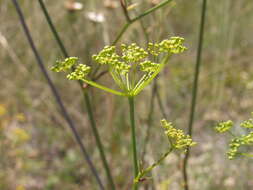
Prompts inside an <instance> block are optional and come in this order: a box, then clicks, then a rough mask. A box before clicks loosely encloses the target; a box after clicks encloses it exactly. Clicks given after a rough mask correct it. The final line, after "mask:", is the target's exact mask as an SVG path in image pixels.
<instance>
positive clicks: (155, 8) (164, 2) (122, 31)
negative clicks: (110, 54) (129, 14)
mask: <svg viewBox="0 0 253 190" xmlns="http://www.w3.org/2000/svg"><path fill="white" fill-rule="evenodd" d="M171 1H172V0H165V1H163V2H161V3H159V4H158V5H156V6H154V7H152V8H150V9H148V10H146V11H145V12H143V13H142V14H140V15H138V16H136V17H135V18H133V19H131V20H130V21H129V22H127V23H126V24H125V25H124V26H123V28H122V29H121V31H120V32H119V34H118V35H117V37H116V39H115V40H114V42H113V43H112V45H115V44H116V43H117V42H118V41H119V39H120V38H121V37H122V35H123V34H124V33H125V31H126V30H127V29H128V28H129V26H131V25H132V24H133V23H134V22H136V21H137V20H139V19H142V18H143V17H145V16H147V15H149V14H150V13H152V12H154V11H156V10H157V9H159V8H162V7H164V6H165V5H167V4H168V3H170V2H171Z"/></svg>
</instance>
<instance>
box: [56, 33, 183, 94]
mask: <svg viewBox="0 0 253 190" xmlns="http://www.w3.org/2000/svg"><path fill="white" fill-rule="evenodd" d="M183 42H184V39H183V38H181V37H171V38H170V39H167V40H163V41H162V42H160V43H149V44H148V48H147V50H145V49H143V48H141V47H139V46H137V45H136V44H135V43H133V44H131V45H125V44H122V45H121V48H120V49H121V54H118V53H117V51H116V47H115V46H106V47H104V49H103V50H102V51H100V52H99V53H98V54H97V55H93V60H94V61H96V62H97V63H98V64H100V65H104V66H107V67H108V71H109V73H110V74H111V76H112V78H113V80H114V81H115V83H116V84H117V86H118V87H119V89H120V90H119V91H118V90H114V89H111V88H108V87H105V86H103V85H101V84H98V83H96V82H94V81H92V80H90V79H89V73H90V72H91V67H90V66H87V65H84V64H78V58H76V57H69V58H67V59H65V60H64V61H62V62H61V61H59V62H57V63H56V65H55V66H53V67H52V70H53V71H56V72H61V71H70V70H71V68H73V67H74V68H75V69H74V70H72V72H70V73H69V74H68V75H67V78H68V79H70V80H80V81H83V82H85V83H87V84H89V85H91V86H94V87H96V88H99V89H101V90H104V91H107V92H110V93H112V94H115V95H120V96H128V97H132V96H136V95H137V94H138V93H140V92H141V91H142V90H143V88H145V87H146V86H147V85H148V84H149V83H150V82H151V81H152V80H153V79H154V78H155V77H156V76H157V75H158V74H159V73H160V72H161V70H162V69H163V68H164V66H165V65H166V64H167V63H168V61H169V58H170V56H171V55H173V54H178V53H181V52H183V51H185V50H186V47H185V46H183ZM152 57H153V59H156V60H161V61H160V63H155V62H153V61H150V60H149V59H150V58H152Z"/></svg>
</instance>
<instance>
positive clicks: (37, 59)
mask: <svg viewBox="0 0 253 190" xmlns="http://www.w3.org/2000/svg"><path fill="white" fill-rule="evenodd" d="M12 2H13V4H14V6H15V8H16V11H17V13H18V16H19V19H20V22H21V24H22V27H23V30H24V32H25V35H26V37H27V40H28V42H29V44H30V46H31V49H32V51H33V53H34V56H35V58H36V61H37V64H38V66H39V67H40V69H41V71H42V74H43V75H44V77H45V78H46V81H47V83H48V85H49V87H50V89H51V91H52V93H53V95H54V97H55V100H56V102H57V104H58V105H59V107H60V110H61V113H62V115H63V117H64V118H65V120H66V122H67V123H68V125H69V128H70V129H71V132H72V133H73V135H74V137H75V140H76V141H77V143H78V145H79V147H80V149H81V151H82V153H83V156H84V159H85V160H86V161H87V163H88V166H89V167H90V169H91V171H92V173H93V175H94V176H95V178H96V181H97V183H98V185H99V188H100V189H101V190H104V189H105V188H104V186H103V184H102V182H101V179H100V178H99V176H98V172H97V170H96V168H95V167H94V165H93V163H92V161H91V159H90V157H89V154H88V152H87V151H86V148H85V146H84V144H83V143H82V140H81V138H80V136H79V134H78V131H77V130H76V127H75V125H74V123H73V121H72V120H71V118H70V116H69V114H68V112H67V110H66V108H65V106H64V104H63V102H62V100H61V97H60V95H59V93H58V91H57V89H56V88H55V86H54V84H53V82H52V80H51V78H50V77H49V75H48V73H47V70H46V68H45V66H44V63H43V61H42V59H41V57H40V55H39V53H38V51H37V48H36V47H35V44H34V42H33V39H32V37H31V34H30V31H29V29H28V27H27V24H26V22H25V19H24V15H23V13H22V10H21V8H20V6H19V3H18V1H17V0H12Z"/></svg>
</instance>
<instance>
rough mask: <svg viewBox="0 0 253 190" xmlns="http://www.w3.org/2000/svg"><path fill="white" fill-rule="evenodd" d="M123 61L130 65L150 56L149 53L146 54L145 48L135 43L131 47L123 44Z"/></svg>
mask: <svg viewBox="0 0 253 190" xmlns="http://www.w3.org/2000/svg"><path fill="white" fill-rule="evenodd" d="M121 50H122V59H123V60H125V61H126V62H129V63H136V62H139V61H141V60H143V59H144V58H146V57H147V56H148V52H146V51H145V50H144V49H143V48H141V47H139V46H137V45H136V43H133V44H131V45H129V46H128V45H126V44H122V45H121Z"/></svg>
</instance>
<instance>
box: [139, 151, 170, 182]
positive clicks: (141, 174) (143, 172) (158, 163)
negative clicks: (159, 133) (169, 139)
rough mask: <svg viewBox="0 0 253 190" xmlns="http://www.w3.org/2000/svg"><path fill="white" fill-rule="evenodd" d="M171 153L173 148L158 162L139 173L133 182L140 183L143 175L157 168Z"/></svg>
mask: <svg viewBox="0 0 253 190" xmlns="http://www.w3.org/2000/svg"><path fill="white" fill-rule="evenodd" d="M172 151H173V147H171V148H170V149H169V150H168V151H167V152H165V153H164V154H163V155H162V156H161V158H159V160H157V161H156V162H155V163H153V164H152V165H151V166H149V167H148V168H146V169H144V170H142V171H141V173H140V174H139V175H138V176H137V178H135V180H134V182H135V183H138V182H140V180H141V178H143V177H144V176H145V175H147V174H148V173H149V172H151V170H153V169H154V168H155V167H157V166H159V165H160V164H161V162H162V161H163V160H164V159H165V158H166V157H167V156H168V155H169V154H170V153H171V152H172Z"/></svg>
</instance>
